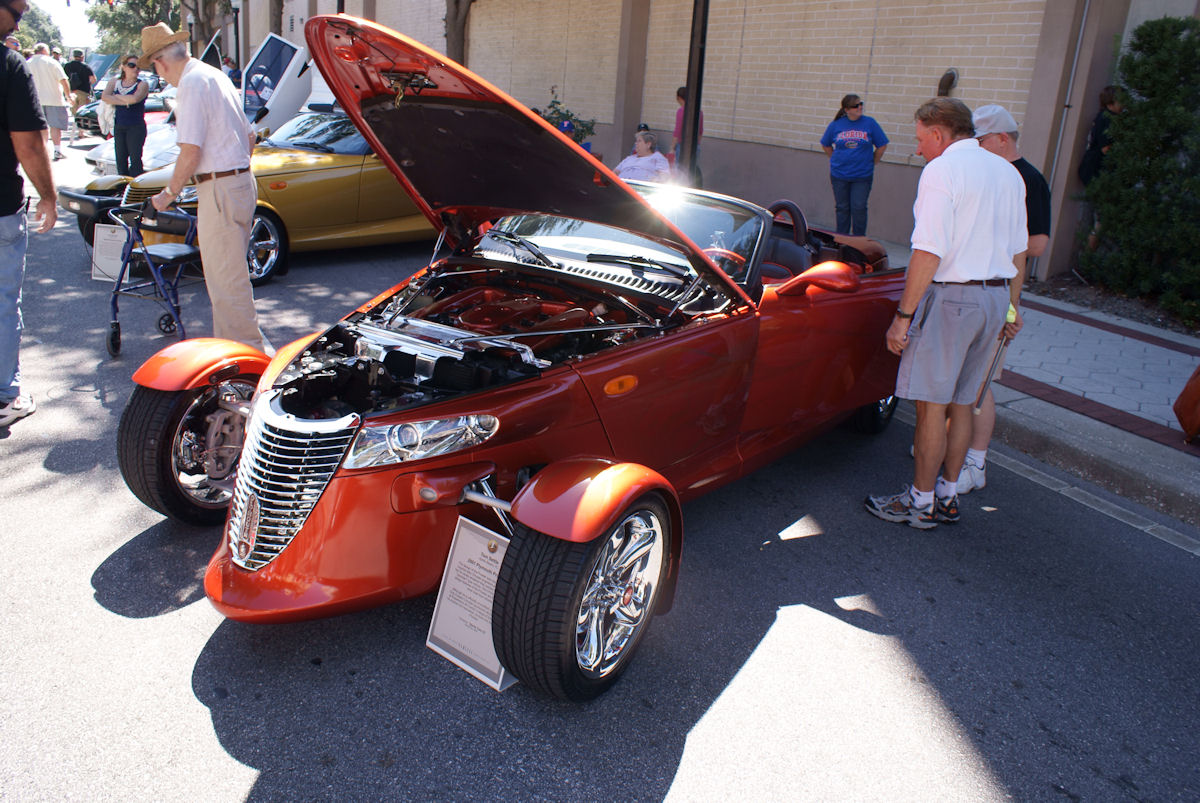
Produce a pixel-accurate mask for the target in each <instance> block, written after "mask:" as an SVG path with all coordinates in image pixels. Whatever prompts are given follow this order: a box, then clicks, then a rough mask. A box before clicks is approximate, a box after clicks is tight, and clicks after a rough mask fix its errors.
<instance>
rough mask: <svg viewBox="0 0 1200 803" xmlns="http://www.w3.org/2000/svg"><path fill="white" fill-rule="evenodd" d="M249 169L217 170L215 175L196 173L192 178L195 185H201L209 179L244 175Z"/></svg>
mask: <svg viewBox="0 0 1200 803" xmlns="http://www.w3.org/2000/svg"><path fill="white" fill-rule="evenodd" d="M249 169H250V168H248V167H238V168H236V169H234V170H218V171H217V172H215V173H197V174H196V175H195V177H194V178H195V180H196V183H197V184H201V183H203V182H205V181H208V180H209V179H210V178H225V177H226V176H240V175H241V174H242V173H245V172H246V171H247V170H249Z"/></svg>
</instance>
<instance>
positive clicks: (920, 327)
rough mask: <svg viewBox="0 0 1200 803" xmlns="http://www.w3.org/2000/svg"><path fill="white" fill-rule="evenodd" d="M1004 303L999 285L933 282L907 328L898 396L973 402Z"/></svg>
mask: <svg viewBox="0 0 1200 803" xmlns="http://www.w3.org/2000/svg"><path fill="white" fill-rule="evenodd" d="M1008 301H1009V292H1008V288H1007V287H1005V286H1003V285H996V286H989V285H972V284H938V283H936V282H935V283H934V284H931V285H930V286H929V289H928V290H926V291H925V295H924V297H922V298H921V303H920V304H918V305H917V310H916V315H915V316H914V317H913V321H912V324H911V325H910V326H909V329H908V345H906V346H905V347H904V353H903V354H902V355H901V357H900V370H899V373H897V374H896V395H897V396H899V397H900V398H902V399H912V400H914V401H927V402H932V403H934V404H972V403H974V401H975V397H976V396H977V395H978V394H979V387H980V385H982V384H983V380H984V378H985V377H986V376H987V370H988V367H989V366H990V365H991V363H992V358H993V356H994V355H995V353H996V346H997V345H999V339H1000V331H1001V330H1002V329H1003V328H1004V316H1005V315H1006V314H1007V312H1008Z"/></svg>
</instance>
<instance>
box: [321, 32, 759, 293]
mask: <svg viewBox="0 0 1200 803" xmlns="http://www.w3.org/2000/svg"><path fill="white" fill-rule="evenodd" d="M304 36H305V39H306V41H307V43H308V50H309V52H310V53H311V55H312V58H313V61H315V62H316V64H317V67H318V68H319V69H320V71H321V74H322V75H324V77H325V80H326V82H328V84H329V88H330V89H331V90H332V91H333V94H334V96H335V97H337V99H338V102H339V103H340V104H341V106H342V108H343V109H344V110H345V111H346V113H347V114H348V115H349V116H350V118H351V119H352V120H353V121H354V123H355V125H357V126H358V128H359V129H360V130H361V131H362V132H363V134H364V136H366V138H367V141H368V142H370V143H371V145H372V147H373V148H374V149H375V152H376V154H378V155H379V157H380V158H381V159H383V161H384V162H385V163H386V164H387V165H388V166H389V167H390V168H391V170H392V172H393V173H395V174H396V177H397V178H399V179H400V181H401V183H402V184H403V185H404V187H405V188H406V189H407V191H408V193H409V195H411V196H412V197H413V200H414V201H415V202H416V204H417V206H418V207H419V208H420V209H421V211H422V212H424V213H425V215H426V217H428V218H429V220H430V222H431V223H432V224H433V225H434V226H435V227H437V228H438V229H439V230H441V231H445V233H446V237H447V239H448V240H450V241H451V243H452V244H457V243H460V242H464V241H468V242H469V241H470V240H472V239H473V238H474V237H476V236H478V235H479V234H480V229H479V227H480V224H483V223H485V222H486V221H490V220H495V219H496V218H498V217H501V216H504V215H509V214H520V213H538V214H547V215H556V216H561V217H566V218H577V219H580V220H587V221H591V222H595V223H601V224H604V225H608V226H616V227H619V228H623V229H627V230H629V231H632V232H636V233H638V234H641V235H644V236H647V237H650V238H653V239H655V240H657V241H659V242H662V243H664V244H666V245H669V246H671V247H673V248H675V249H678V250H679V251H681V252H682V253H684V254H685V255H687V258H688V261H689V262H690V263H691V264H692V266H693V267H694V268H696V270H698V271H699V272H700V273H701V274H702V275H703V276H704V277H705V279H706V280H707V281H708V282H709V283H710V284H712V285H713V286H714V287H720V288H724V289H725V290H726V291H727V293H728V294H729V295H731V296H733V297H740V298H744V294H743V293H742V292H741V290H740V288H738V286H737V285H736V284H735V283H734V282H733V280H732V279H730V278H729V276H728V275H726V274H725V273H724V272H722V271H721V270H720V269H719V268H717V267H716V266H715V265H714V264H713V263H712V262H711V261H710V260H709V259H708V257H706V256H705V255H704V254H703V252H702V251H701V250H700V249H699V248H698V247H697V246H696V244H695V243H693V242H692V241H691V240H690V239H688V237H687V236H686V235H685V234H683V233H682V232H681V231H679V229H677V228H676V227H675V226H673V225H672V224H671V223H670V222H669V221H668V220H667V219H666V218H665V217H663V216H662V215H661V214H659V213H658V212H657V211H656V210H655V209H654V208H653V207H651V206H650V205H649V204H648V203H647V202H646V201H645V200H643V199H642V197H641V196H640V195H639V194H638V193H637V192H635V191H634V190H633V189H632V188H631V187H629V186H628V185H627V184H625V183H624V182H623V181H621V180H620V179H618V178H617V177H616V175H615V174H614V173H612V172H611V171H610V170H609V169H608V168H606V167H605V166H604V165H602V164H601V163H600V162H599V161H597V160H596V159H595V158H593V157H592V156H591V154H589V153H588V152H587V151H585V150H583V148H580V147H579V146H578V145H576V144H575V143H574V142H572V141H571V140H570V139H568V138H567V137H566V136H564V135H563V134H561V133H560V132H558V131H556V130H555V129H554V127H553V126H551V125H550V124H549V123H547V122H546V121H545V120H543V119H542V118H541V117H539V116H538V115H536V114H534V113H533V112H532V111H530V110H529V109H528V108H526V107H525V106H523V105H522V104H521V103H519V102H518V101H516V100H515V99H514V98H512V97H510V96H509V95H507V94H505V93H504V92H502V91H501V90H500V89H498V88H497V87H495V86H493V85H492V84H490V83H488V82H487V81H485V80H484V79H482V78H480V77H479V76H478V75H475V74H474V73H473V72H471V71H470V70H468V69H467V68H466V67H463V66H462V65H460V64H456V63H455V62H453V61H451V60H450V59H448V58H446V57H445V56H443V55H441V54H440V53H437V52H435V51H433V50H430V49H429V48H427V47H425V46H424V45H422V44H420V43H418V42H415V41H413V40H412V39H409V38H408V37H406V36H404V35H402V34H399V33H396V32H395V31H392V30H390V29H388V28H385V27H383V26H381V25H379V24H377V23H374V22H370V21H367V20H362V19H358V18H355V17H350V16H346V15H341V14H339V15H337V16H316V17H312V18H311V19H309V21H308V22H307V23H306V24H305V28H304Z"/></svg>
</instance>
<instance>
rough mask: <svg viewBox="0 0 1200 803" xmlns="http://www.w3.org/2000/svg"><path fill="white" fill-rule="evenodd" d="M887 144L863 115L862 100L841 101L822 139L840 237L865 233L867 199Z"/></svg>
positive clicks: (874, 126) (875, 123)
mask: <svg viewBox="0 0 1200 803" xmlns="http://www.w3.org/2000/svg"><path fill="white" fill-rule="evenodd" d="M887 144H888V138H887V135H886V134H884V133H883V129H882V128H880V127H879V123H877V122H875V121H874V120H873V119H871V118H870V117H867V116H866V115H865V114H863V102H862V98H860V97H859V96H858V95H846V96H845V97H844V98H842V107H841V108H840V109H838V113H837V116H836V117H834V118H833V122H831V123H830V124H829V126H828V127H827V128H826V129H825V134H824V135H823V136H822V137H821V147H822V148H824V149H825V155H826V156H828V157H829V179H830V182H831V183H832V184H833V204H834V206H835V207H836V208H837V230H838V233H839V234H855V235H863V234H866V233H867V197H868V196H869V195H870V194H871V181H872V179H874V177H875V163H876V162H878V161H879V160H880V159H882V158H883V152H884V151H885V150H887Z"/></svg>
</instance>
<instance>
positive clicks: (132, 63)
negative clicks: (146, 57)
mask: <svg viewBox="0 0 1200 803" xmlns="http://www.w3.org/2000/svg"><path fill="white" fill-rule="evenodd" d="M125 66H126V67H134V68H136V67H137V66H138V65H137V62H136V61H127V62H125Z"/></svg>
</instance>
